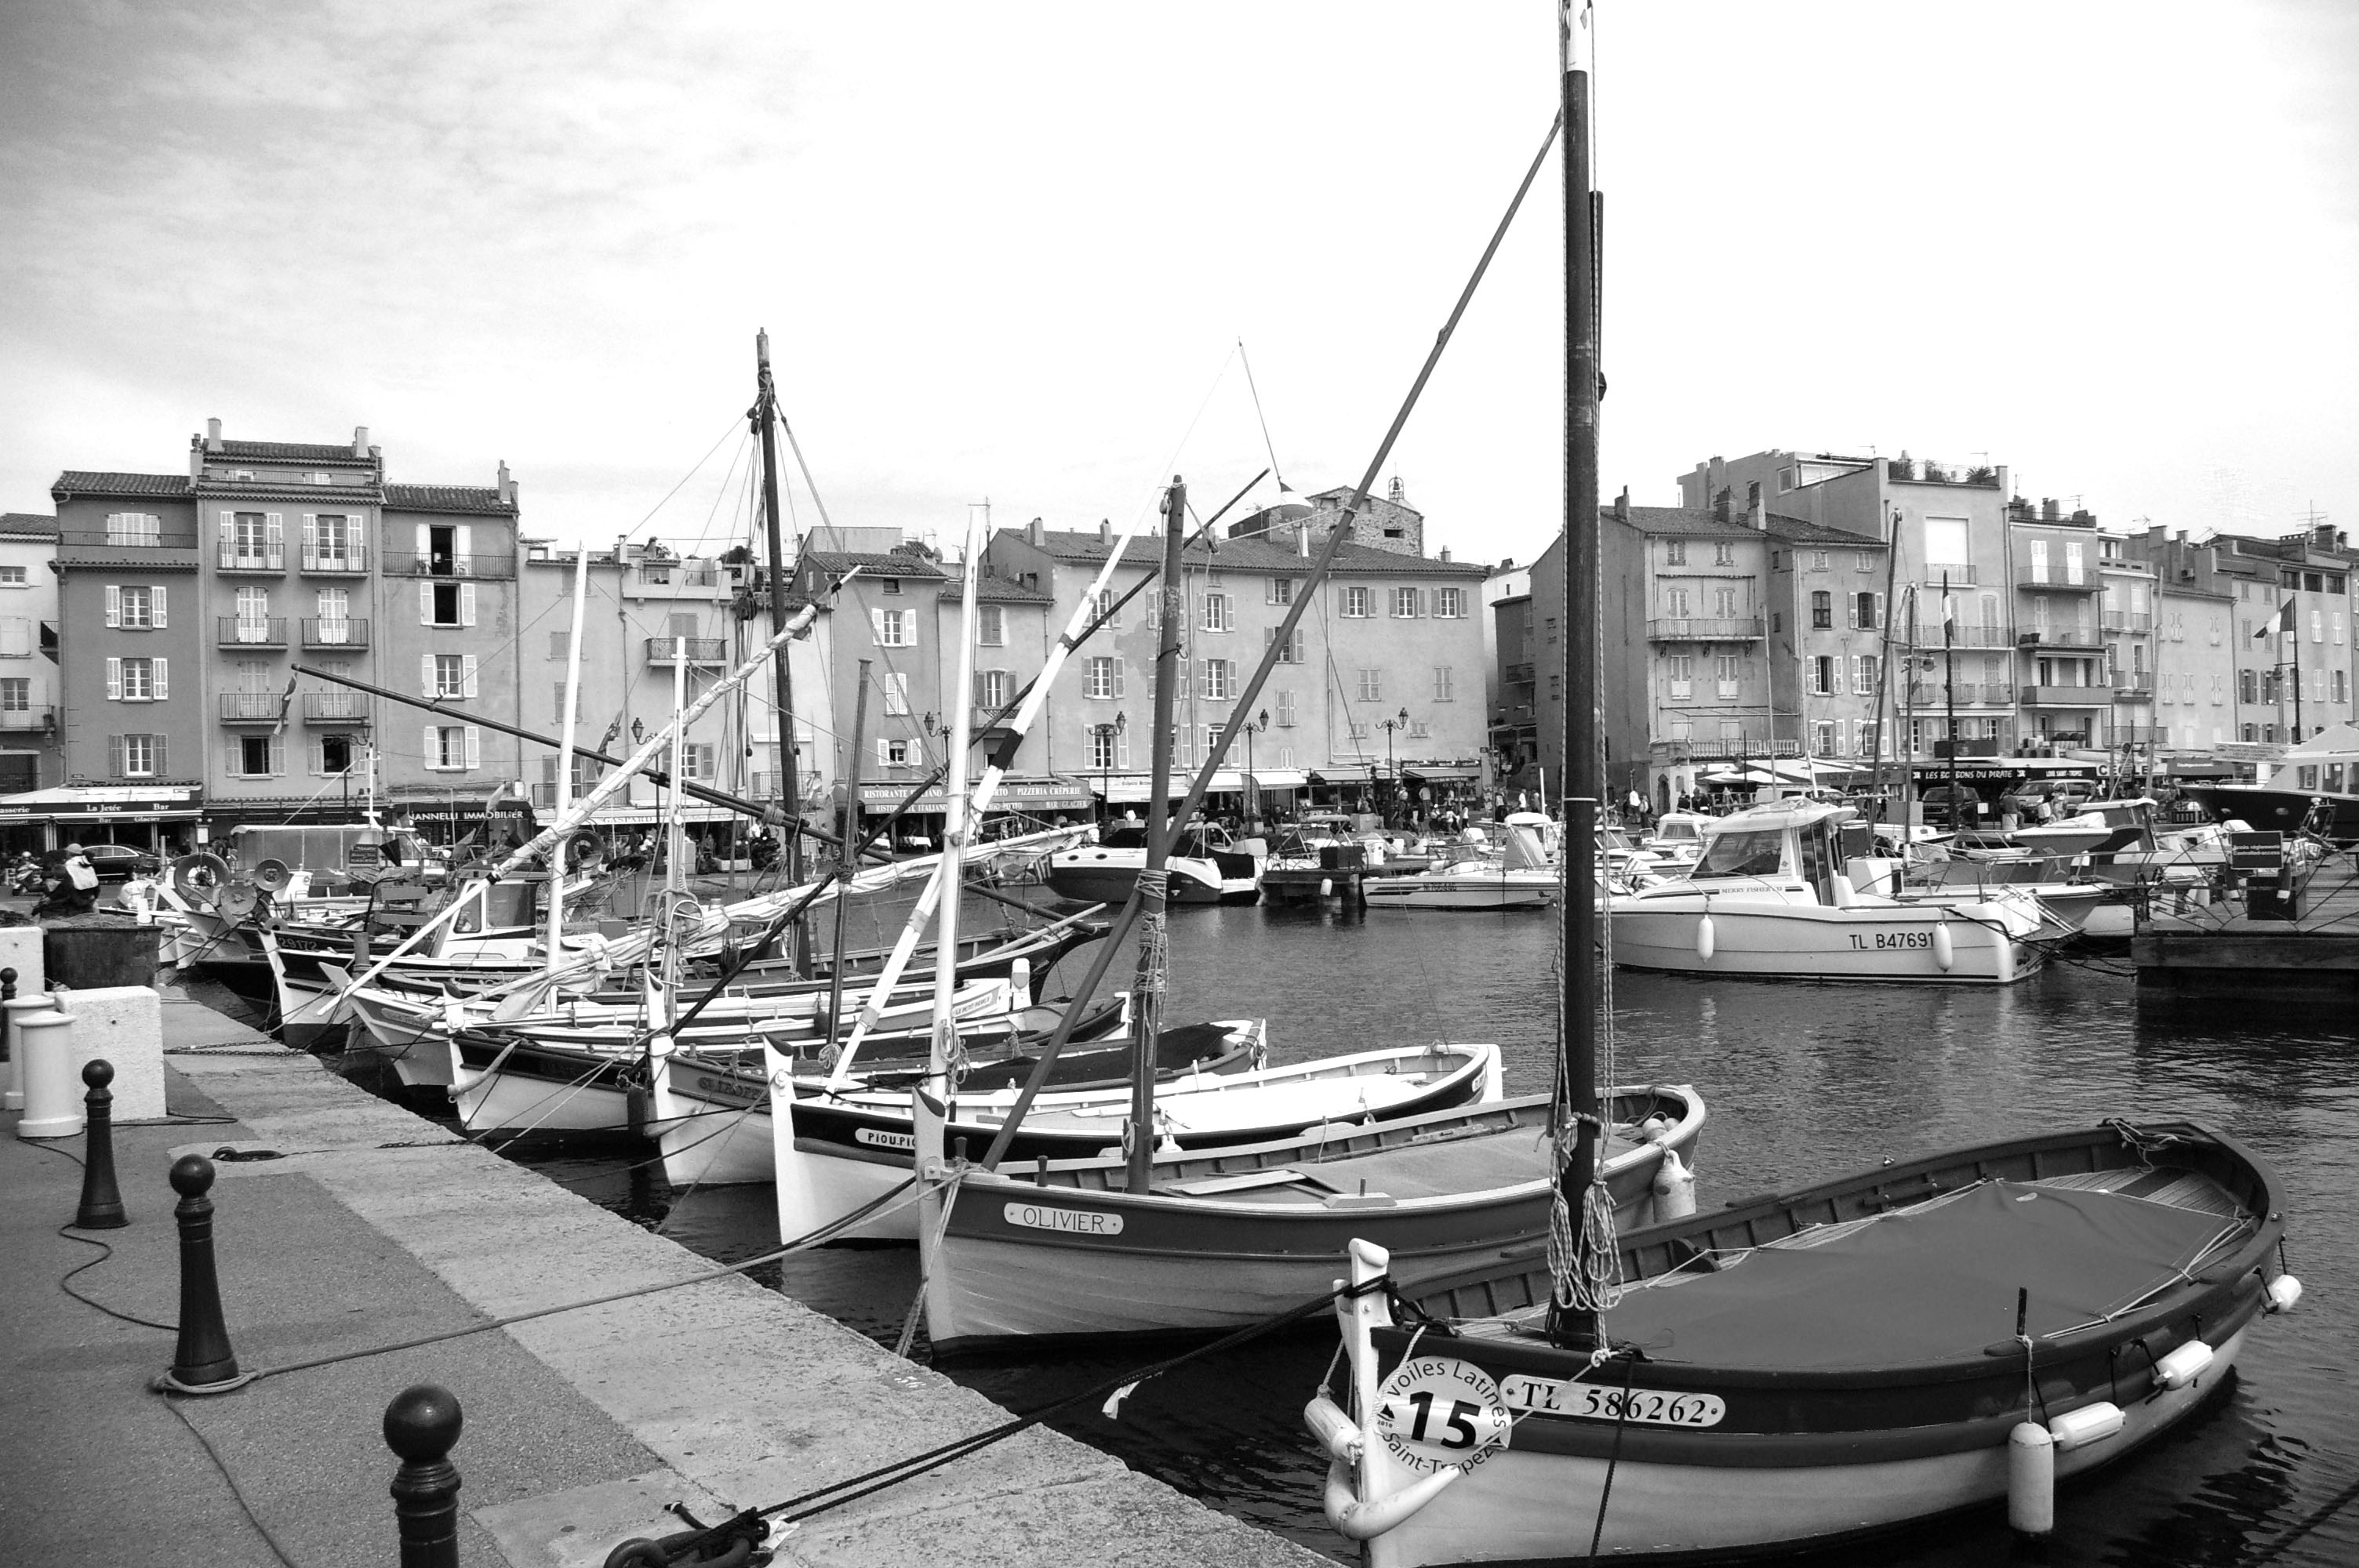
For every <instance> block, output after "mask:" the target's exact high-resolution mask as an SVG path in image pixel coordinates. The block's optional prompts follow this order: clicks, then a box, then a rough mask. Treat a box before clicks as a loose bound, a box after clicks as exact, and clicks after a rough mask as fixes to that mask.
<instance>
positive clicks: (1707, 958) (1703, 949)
mask: <svg viewBox="0 0 2359 1568" xmlns="http://www.w3.org/2000/svg"><path fill="white" fill-rule="evenodd" d="M1716 946H1718V943H1717V942H1716V940H1715V938H1714V933H1713V931H1712V911H1710V910H1709V909H1707V910H1705V911H1704V914H1703V918H1702V919H1701V920H1699V921H1697V922H1696V957H1698V958H1700V959H1701V960H1702V961H1703V962H1705V963H1707V964H1709V963H1711V962H1712V951H1713V949H1714V948H1715V947H1716Z"/></svg>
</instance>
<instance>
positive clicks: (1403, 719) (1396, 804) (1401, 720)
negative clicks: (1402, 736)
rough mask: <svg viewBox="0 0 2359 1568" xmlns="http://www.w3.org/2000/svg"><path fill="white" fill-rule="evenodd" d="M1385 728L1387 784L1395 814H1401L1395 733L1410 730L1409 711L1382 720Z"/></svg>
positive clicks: (1405, 709)
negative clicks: (1394, 752) (1394, 747)
mask: <svg viewBox="0 0 2359 1568" xmlns="http://www.w3.org/2000/svg"><path fill="white" fill-rule="evenodd" d="M1376 722H1377V723H1379V724H1381V725H1383V726H1384V727H1385V783H1386V785H1387V786H1388V787H1389V788H1390V789H1391V791H1392V797H1393V814H1394V815H1395V816H1398V815H1399V813H1400V774H1399V773H1398V772H1397V771H1396V770H1395V768H1394V767H1393V732H1394V731H1395V730H1406V729H1408V708H1402V709H1401V710H1400V711H1399V712H1398V713H1397V714H1395V715H1393V717H1391V718H1390V719H1378V720H1376Z"/></svg>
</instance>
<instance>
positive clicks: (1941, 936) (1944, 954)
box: [1933, 920, 1958, 975]
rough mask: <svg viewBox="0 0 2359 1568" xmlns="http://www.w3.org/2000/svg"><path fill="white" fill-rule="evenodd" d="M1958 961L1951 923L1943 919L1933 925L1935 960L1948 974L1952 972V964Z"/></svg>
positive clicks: (1944, 972) (1942, 970) (1943, 971)
mask: <svg viewBox="0 0 2359 1568" xmlns="http://www.w3.org/2000/svg"><path fill="white" fill-rule="evenodd" d="M1957 961H1958V949H1957V946H1956V945H1955V944H1953V943H1952V942H1951V940H1950V923H1949V922H1948V921H1946V920H1944V921H1941V922H1940V923H1938V924H1937V925H1934V927H1933V962H1934V963H1936V964H1938V965H1940V968H1941V972H1942V973H1943V974H1945V975H1946V974H1948V973H1949V972H1950V966H1951V964H1954V963H1956V962H1957Z"/></svg>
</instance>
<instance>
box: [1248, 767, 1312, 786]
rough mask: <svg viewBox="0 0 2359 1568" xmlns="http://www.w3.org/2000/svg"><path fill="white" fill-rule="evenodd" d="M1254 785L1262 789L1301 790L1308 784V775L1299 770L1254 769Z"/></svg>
mask: <svg viewBox="0 0 2359 1568" xmlns="http://www.w3.org/2000/svg"><path fill="white" fill-rule="evenodd" d="M1254 783H1256V784H1259V785H1261V787H1262V788H1264V789H1302V788H1304V787H1306V786H1307V785H1308V784H1310V774H1309V773H1304V772H1303V771H1302V770H1301V769H1300V768H1256V769H1255V770H1254Z"/></svg>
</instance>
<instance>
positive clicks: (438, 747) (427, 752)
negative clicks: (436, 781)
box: [419, 724, 442, 773]
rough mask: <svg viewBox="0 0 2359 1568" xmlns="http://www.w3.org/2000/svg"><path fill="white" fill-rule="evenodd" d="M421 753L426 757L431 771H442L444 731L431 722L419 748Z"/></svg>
mask: <svg viewBox="0 0 2359 1568" xmlns="http://www.w3.org/2000/svg"><path fill="white" fill-rule="evenodd" d="M419 755H420V756H422V757H424V758H425V759H426V766H427V769H428V770H429V772H432V773H440V772H441V771H442V731H441V730H439V729H437V728H436V727H435V726H433V725H431V724H429V725H428V726H427V727H426V739H425V741H424V742H423V743H422V744H421V746H420V748H419Z"/></svg>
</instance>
